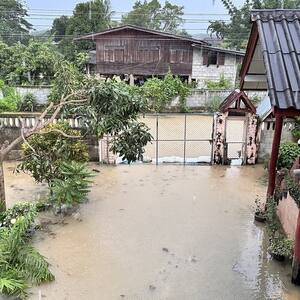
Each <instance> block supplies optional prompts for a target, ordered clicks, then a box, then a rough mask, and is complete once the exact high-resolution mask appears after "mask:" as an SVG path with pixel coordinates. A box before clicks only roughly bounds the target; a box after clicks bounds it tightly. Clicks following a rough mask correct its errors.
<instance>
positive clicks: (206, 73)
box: [192, 48, 238, 88]
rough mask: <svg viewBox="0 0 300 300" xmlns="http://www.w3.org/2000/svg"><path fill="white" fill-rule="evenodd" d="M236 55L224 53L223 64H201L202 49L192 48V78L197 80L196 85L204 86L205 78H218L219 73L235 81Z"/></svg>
mask: <svg viewBox="0 0 300 300" xmlns="http://www.w3.org/2000/svg"><path fill="white" fill-rule="evenodd" d="M237 66H238V64H237V63H236V56H235V55H233V54H225V64H224V65H223V66H217V65H210V66H208V67H207V66H205V65H203V55H202V49H196V48H194V51H193V67H192V79H195V80H196V81H197V82H198V87H199V88H203V87H205V81H206V80H216V81H217V80H218V79H219V78H220V75H221V74H224V76H225V78H227V79H229V80H230V81H231V82H232V85H234V83H235V79H236V73H237Z"/></svg>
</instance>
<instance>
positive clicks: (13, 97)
mask: <svg viewBox="0 0 300 300" xmlns="http://www.w3.org/2000/svg"><path fill="white" fill-rule="evenodd" d="M0 93H1V94H2V96H3V98H0V112H13V111H18V108H19V106H20V102H21V96H20V95H19V94H18V93H17V91H16V89H15V88H13V87H9V86H7V85H5V84H4V82H3V81H2V80H0Z"/></svg>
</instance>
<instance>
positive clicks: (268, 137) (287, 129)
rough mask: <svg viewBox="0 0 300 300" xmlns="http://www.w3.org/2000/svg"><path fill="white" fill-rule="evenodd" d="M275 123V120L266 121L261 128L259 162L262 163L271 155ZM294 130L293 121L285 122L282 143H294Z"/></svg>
mask: <svg viewBox="0 0 300 300" xmlns="http://www.w3.org/2000/svg"><path fill="white" fill-rule="evenodd" d="M274 128H275V121H274V120H273V119H267V120H265V121H264V122H263V123H262V124H261V125H260V128H259V136H260V137H259V141H260V146H259V151H258V160H259V161H262V160H263V159H264V158H265V157H267V156H269V155H271V150H272V142H273V136H274ZM293 128H294V122H293V120H287V121H285V122H284V126H283V128H282V133H281V143H285V142H291V141H293V136H292V129H293Z"/></svg>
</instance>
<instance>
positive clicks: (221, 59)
mask: <svg viewBox="0 0 300 300" xmlns="http://www.w3.org/2000/svg"><path fill="white" fill-rule="evenodd" d="M224 64H225V53H223V52H219V53H218V65H219V66H224Z"/></svg>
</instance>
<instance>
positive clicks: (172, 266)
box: [6, 163, 300, 300]
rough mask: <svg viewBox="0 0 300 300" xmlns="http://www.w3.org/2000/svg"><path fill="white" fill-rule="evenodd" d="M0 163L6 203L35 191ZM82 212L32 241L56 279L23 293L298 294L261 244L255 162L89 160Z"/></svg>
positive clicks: (206, 299) (228, 299)
mask: <svg viewBox="0 0 300 300" xmlns="http://www.w3.org/2000/svg"><path fill="white" fill-rule="evenodd" d="M13 165H14V164H13V163H9V164H6V173H7V175H8V176H7V177H6V178H7V181H6V187H7V193H8V197H9V199H10V202H11V204H12V203H14V202H17V201H20V200H25V199H32V198H35V196H34V195H35V194H36V193H44V190H45V187H44V186H40V185H39V186H37V185H35V184H34V183H33V181H32V180H31V179H30V178H29V177H28V176H27V175H24V174H20V175H12V174H11V173H10V174H9V172H11V169H12V167H13ZM92 167H96V168H98V169H100V173H97V175H96V177H95V178H94V184H93V187H92V191H91V193H90V197H89V198H90V201H89V202H88V203H86V204H83V205H82V206H81V209H80V212H81V218H82V221H81V222H80V221H78V220H75V219H73V218H71V217H70V218H67V219H66V223H67V224H65V225H64V226H63V225H55V226H52V228H51V230H52V234H51V235H49V234H42V233H38V234H37V236H36V237H35V245H36V246H37V248H38V249H39V250H40V252H41V253H42V254H43V255H45V256H46V257H47V258H48V260H49V262H50V263H51V266H52V267H51V269H52V271H53V273H54V274H55V276H56V281H55V282H53V283H50V284H46V285H42V286H40V287H37V288H34V289H33V290H32V291H31V292H32V294H31V296H30V299H39V297H40V296H42V297H43V299H51V300H52V299H55V300H62V299H70V300H77V299H78V300H79V299H89V300H99V299H101V300H102V299H103V300H106V299H107V300H110V299H112V300H114V299H170V300H173V299H178V300H181V299H197V300H198V299H200V300H212V299H213V300H235V299H236V300H247V299H249V300H250V299H253V300H254V299H255V300H256V299H257V300H260V299H261V300H263V299H276V300H277V299H285V300H297V299H300V289H299V288H296V287H295V286H293V285H292V284H290V278H291V268H290V266H289V265H288V264H286V265H285V264H282V263H278V262H274V261H272V260H271V259H270V257H269V255H268V253H267V248H266V247H267V243H266V242H267V236H266V233H265V230H264V228H263V227H262V226H260V225H258V224H255V223H254V222H253V204H254V199H255V197H256V195H261V196H263V195H264V194H265V190H266V188H265V187H264V186H262V185H261V183H260V182H259V181H258V178H259V177H260V176H261V175H262V174H263V169H262V167H261V166H255V167H252V166H247V167H225V166H213V167H211V166H182V165H160V166H157V167H156V166H154V165H142V164H137V165H131V166H127V165H121V166H118V167H109V166H103V167H99V166H95V165H92Z"/></svg>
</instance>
